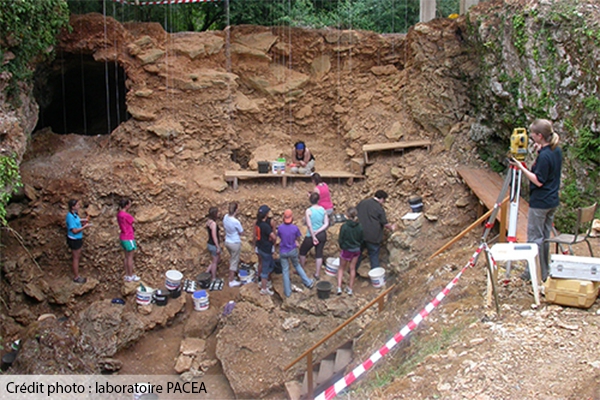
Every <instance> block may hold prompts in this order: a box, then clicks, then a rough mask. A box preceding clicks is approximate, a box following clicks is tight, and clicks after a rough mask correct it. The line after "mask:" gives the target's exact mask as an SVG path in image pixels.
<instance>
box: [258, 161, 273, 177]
mask: <svg viewBox="0 0 600 400" xmlns="http://www.w3.org/2000/svg"><path fill="white" fill-rule="evenodd" d="M270 167H271V163H270V162H268V161H259V162H258V173H259V174H268V173H269V168H270Z"/></svg>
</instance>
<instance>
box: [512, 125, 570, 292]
mask: <svg viewBox="0 0 600 400" xmlns="http://www.w3.org/2000/svg"><path fill="white" fill-rule="evenodd" d="M529 137H530V138H531V139H532V140H533V142H534V149H535V150H536V151H537V158H536V160H535V162H534V163H533V165H532V166H531V169H527V167H526V166H525V165H524V164H523V163H521V162H519V161H517V160H515V159H514V158H513V159H512V160H511V164H512V165H514V166H516V167H518V168H519V169H520V170H521V171H522V172H523V175H524V176H525V177H527V179H529V182H530V183H529V213H528V214H527V242H528V243H535V244H537V245H538V249H539V256H540V267H541V270H542V280H543V281H545V280H546V278H547V277H548V275H549V272H550V271H549V266H548V259H549V256H550V244H549V243H547V242H546V239H549V238H550V232H551V231H552V223H553V221H554V214H555V213H556V209H557V208H558V205H559V198H558V191H559V189H560V174H561V169H562V150H561V149H560V147H558V142H559V140H560V137H559V136H558V135H557V134H556V132H554V129H553V128H552V122H550V121H548V120H547V119H536V120H535V121H533V123H532V124H531V125H530V126H529ZM521 278H523V279H525V280H530V279H531V277H530V275H529V271H528V270H526V271H525V272H524V273H523V275H521Z"/></svg>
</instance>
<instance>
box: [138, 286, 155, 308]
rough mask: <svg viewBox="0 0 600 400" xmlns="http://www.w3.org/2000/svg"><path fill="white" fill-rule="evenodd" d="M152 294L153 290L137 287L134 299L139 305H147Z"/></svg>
mask: <svg viewBox="0 0 600 400" xmlns="http://www.w3.org/2000/svg"><path fill="white" fill-rule="evenodd" d="M153 294H154V290H152V291H149V290H142V289H141V288H138V290H137V293H136V295H135V301H136V302H137V303H138V304H139V305H141V306H147V305H148V304H150V303H152V295H153Z"/></svg>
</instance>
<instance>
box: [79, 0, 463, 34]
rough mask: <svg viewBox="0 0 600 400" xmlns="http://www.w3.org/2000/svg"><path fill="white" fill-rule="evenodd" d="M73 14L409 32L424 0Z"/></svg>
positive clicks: (85, 4) (86, 6)
mask: <svg viewBox="0 0 600 400" xmlns="http://www.w3.org/2000/svg"><path fill="white" fill-rule="evenodd" d="M67 2H68V4H69V9H70V10H71V12H72V13H76V14H84V13H89V12H99V13H103V14H105V15H107V16H110V17H113V18H115V19H117V20H118V21H121V22H123V21H132V20H133V21H141V22H158V23H160V24H162V25H163V28H164V29H165V30H166V31H167V32H179V31H203V30H209V29H224V28H225V27H226V26H227V25H228V24H229V25H242V24H252V25H263V26H279V25H284V26H301V27H308V28H323V27H335V28H340V29H363V30H372V31H375V32H379V33H398V32H406V31H407V30H408V28H409V27H410V26H412V25H414V24H416V23H417V22H418V21H419V2H418V1H413V0H408V1H398V0H229V10H227V9H226V7H225V5H226V4H227V3H226V2H225V1H215V2H207V3H194V4H172V5H161V6H136V5H135V4H132V3H133V1H130V4H122V3H120V4H115V3H114V2H111V3H112V4H108V3H107V4H106V6H104V5H103V3H102V2H101V1H89V0H67ZM458 11H459V0H437V16H438V17H446V16H448V15H450V14H452V13H458Z"/></svg>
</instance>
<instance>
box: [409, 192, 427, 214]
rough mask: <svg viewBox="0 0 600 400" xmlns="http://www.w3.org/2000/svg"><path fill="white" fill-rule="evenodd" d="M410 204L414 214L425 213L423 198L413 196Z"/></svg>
mask: <svg viewBox="0 0 600 400" xmlns="http://www.w3.org/2000/svg"><path fill="white" fill-rule="evenodd" d="M408 204H409V205H410V209H411V211H412V212H414V213H417V212H422V211H423V199H422V198H421V196H412V197H411V198H410V199H408Z"/></svg>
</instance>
